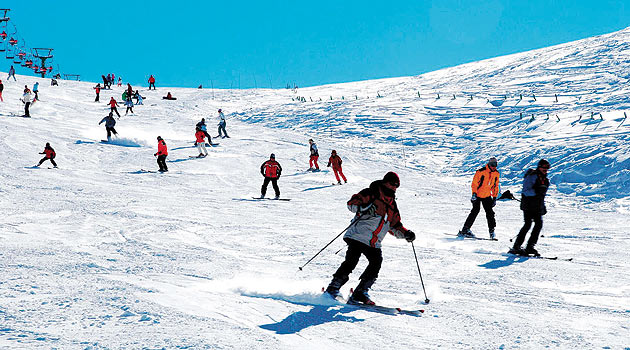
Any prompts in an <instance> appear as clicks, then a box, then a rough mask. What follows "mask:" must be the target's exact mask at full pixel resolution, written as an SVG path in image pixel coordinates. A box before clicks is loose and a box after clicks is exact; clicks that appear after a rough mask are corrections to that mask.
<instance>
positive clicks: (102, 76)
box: [101, 75, 110, 89]
mask: <svg viewBox="0 0 630 350" xmlns="http://www.w3.org/2000/svg"><path fill="white" fill-rule="evenodd" d="M101 78H103V89H108V88H110V85H109V79H108V78H107V77H106V76H104V75H101Z"/></svg>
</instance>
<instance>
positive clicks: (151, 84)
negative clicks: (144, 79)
mask: <svg viewBox="0 0 630 350" xmlns="http://www.w3.org/2000/svg"><path fill="white" fill-rule="evenodd" d="M151 86H153V90H155V78H154V77H153V75H151V76H150V77H149V90H151Z"/></svg>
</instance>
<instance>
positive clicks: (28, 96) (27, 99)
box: [22, 92, 31, 103]
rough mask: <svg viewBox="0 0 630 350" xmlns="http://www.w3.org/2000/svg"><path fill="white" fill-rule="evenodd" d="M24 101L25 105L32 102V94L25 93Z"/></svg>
mask: <svg viewBox="0 0 630 350" xmlns="http://www.w3.org/2000/svg"><path fill="white" fill-rule="evenodd" d="M22 100H23V101H24V103H27V102H31V93H30V92H25V93H24V95H22Z"/></svg>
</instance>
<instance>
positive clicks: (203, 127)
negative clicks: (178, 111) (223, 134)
mask: <svg viewBox="0 0 630 350" xmlns="http://www.w3.org/2000/svg"><path fill="white" fill-rule="evenodd" d="M196 127H197V128H199V129H201V131H203V133H204V135H206V137H207V138H208V143H209V144H212V138H211V137H210V134H208V128H207V126H206V118H201V121H200V122H199V123H197V125H196Z"/></svg>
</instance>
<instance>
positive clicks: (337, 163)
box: [327, 150, 348, 185]
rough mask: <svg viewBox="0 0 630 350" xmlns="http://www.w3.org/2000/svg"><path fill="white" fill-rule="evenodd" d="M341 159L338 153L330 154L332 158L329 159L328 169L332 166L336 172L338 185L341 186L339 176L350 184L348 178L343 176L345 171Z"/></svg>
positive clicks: (333, 151)
mask: <svg viewBox="0 0 630 350" xmlns="http://www.w3.org/2000/svg"><path fill="white" fill-rule="evenodd" d="M341 162H342V161H341V157H339V156H338V155H337V151H335V150H332V152H331V154H330V158H328V165H327V166H328V167H330V166H331V165H332V168H333V171H334V172H335V177H336V178H337V183H338V184H340V185H341V180H340V179H339V175H341V178H343V182H345V183H348V180H347V179H346V176H345V175H344V174H343V170H342V169H341Z"/></svg>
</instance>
